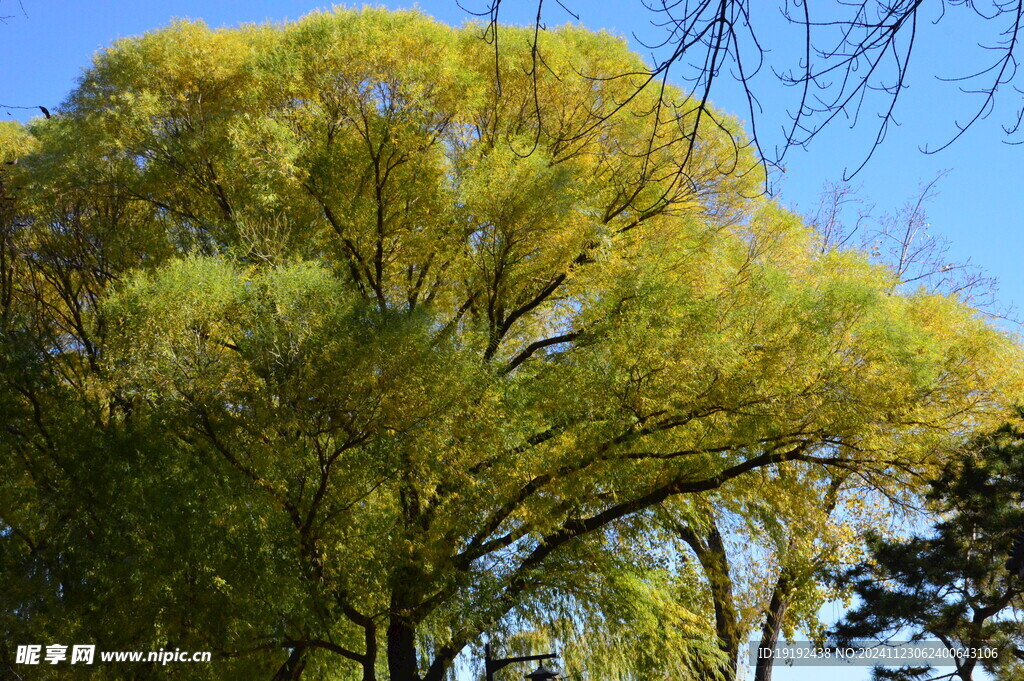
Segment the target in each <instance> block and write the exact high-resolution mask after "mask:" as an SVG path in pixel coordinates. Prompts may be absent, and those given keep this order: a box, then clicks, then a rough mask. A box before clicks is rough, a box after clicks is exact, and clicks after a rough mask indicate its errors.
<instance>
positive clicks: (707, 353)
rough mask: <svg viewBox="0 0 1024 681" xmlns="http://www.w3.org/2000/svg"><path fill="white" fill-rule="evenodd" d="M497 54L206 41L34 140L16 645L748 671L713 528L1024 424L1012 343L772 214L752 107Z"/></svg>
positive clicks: (185, 32)
mask: <svg viewBox="0 0 1024 681" xmlns="http://www.w3.org/2000/svg"><path fill="white" fill-rule="evenodd" d="M478 31H479V27H470V28H467V29H463V30H455V29H451V28H448V27H446V26H443V25H441V24H438V23H436V22H433V21H432V20H430V19H428V18H426V17H424V16H422V15H419V14H416V13H388V12H384V11H370V10H367V11H363V12H351V11H344V10H340V11H335V12H330V13H321V14H314V15H311V16H309V17H307V18H305V19H303V20H301V21H299V22H297V23H294V24H288V25H283V26H260V27H246V28H242V29H235V30H221V31H210V30H208V29H207V28H205V27H204V26H202V25H200V24H194V23H179V24H175V25H173V26H171V27H169V28H167V29H164V30H161V31H157V32H154V33H151V34H147V35H145V36H142V37H140V38H134V39H128V40H123V41H120V42H118V43H116V44H115V45H114V46H113V47H112V48H110V49H108V50H106V51H104V52H102V53H100V54H99V55H98V56H97V57H96V60H95V63H94V65H93V66H92V68H91V69H89V70H88V71H87V72H86V73H85V74H84V76H83V77H82V81H81V84H80V86H79V87H78V88H77V89H76V90H75V91H74V92H73V93H72V94H71V96H70V98H69V100H68V102H67V103H66V104H65V105H64V106H63V107H62V108H61V110H60V111H59V113H58V115H55V116H53V117H52V118H51V119H49V120H40V121H37V122H35V123H33V124H32V125H31V126H29V128H28V129H20V128H16V127H12V126H8V127H6V128H4V129H3V138H2V139H3V145H4V147H3V153H4V155H5V157H4V160H5V161H10V162H11V163H13V162H14V160H15V159H17V163H16V164H12V165H6V166H4V168H5V170H4V175H3V192H4V196H3V204H2V211H3V212H2V217H3V229H4V231H3V238H4V241H3V248H4V250H3V260H2V261H0V266H2V267H3V276H2V277H0V281H2V282H3V285H4V289H3V296H2V301H0V302H2V304H3V309H2V316H0V320H2V323H3V328H2V332H3V339H4V341H3V342H4V345H3V355H2V362H3V363H2V365H0V370H2V376H3V382H2V384H0V386H2V387H0V402H2V404H3V408H4V421H3V428H4V431H5V434H4V438H3V440H2V444H0V447H2V450H3V453H4V455H3V457H2V459H0V466H2V472H3V475H0V481H2V482H0V485H3V488H2V489H3V493H2V495H0V503H2V506H0V521H2V531H0V566H2V567H0V569H2V570H3V574H4V582H5V590H4V593H3V595H2V596H0V599H2V602H3V606H4V607H3V608H0V612H2V613H3V615H0V617H2V618H3V619H2V620H0V621H2V622H3V626H4V633H5V636H4V640H5V643H4V645H5V646H8V647H7V648H5V649H4V653H3V654H4V655H5V656H6V657H7V659H10V658H11V657H12V653H13V651H12V650H11V647H13V645H14V644H15V643H17V642H32V641H35V640H38V639H43V641H40V642H44V641H45V639H46V638H50V639H53V640H54V641H58V639H61V638H66V639H68V641H69V642H90V641H95V642H96V643H97V644H98V645H99V646H100V648H101V649H119V650H129V649H136V650H138V649H145V648H147V647H148V648H156V647H160V646H166V645H170V646H171V647H180V648H184V649H189V648H191V649H210V650H214V651H216V652H217V653H219V654H221V655H222V656H223V657H222V659H220V661H218V662H217V663H215V664H213V665H212V666H210V667H199V666H190V667H187V668H185V667H181V666H179V667H175V668H174V669H175V673H176V674H184V675H187V676H190V677H194V678H203V677H211V678H261V677H262V678H268V677H270V676H272V675H275V676H274V677H275V678H277V679H297V678H299V677H300V676H303V677H304V678H311V677H312V678H362V679H364V680H369V679H377V678H381V679H385V678H386V679H390V680H391V681H412V680H422V681H439V680H440V679H442V678H445V677H446V676H447V675H450V674H451V673H452V671H451V670H452V664H453V661H454V660H455V659H456V658H457V657H458V655H459V654H460V653H461V652H463V651H465V650H467V648H468V647H469V646H471V645H472V644H475V643H478V642H480V641H482V640H484V639H485V638H486V637H487V636H488V635H490V634H494V633H500V634H501V635H503V636H508V637H516V636H519V637H520V639H521V640H523V641H526V640H527V639H529V638H530V637H531V636H532V637H540V636H544V637H548V638H549V640H551V639H553V640H554V641H555V643H561V644H564V645H565V646H566V650H565V652H566V657H567V659H569V660H570V661H572V660H580V661H581V662H580V664H581V665H585V664H586V661H587V660H589V661H591V662H592V663H593V664H589V665H588V666H587V668H586V669H584V672H585V673H586V674H587V675H588V676H590V677H592V678H595V679H596V678H654V677H659V678H672V679H681V678H688V677H690V676H703V675H706V674H707V673H710V672H722V673H726V674H727V673H728V670H729V668H730V664H731V663H730V660H729V659H728V658H729V655H730V650H731V651H732V652H733V653H734V652H735V651H734V649H732V648H730V646H731V645H732V644H731V643H729V641H724V640H723V632H726V633H728V631H732V630H731V629H729V628H728V627H725V628H723V627H721V626H720V627H718V630H717V631H716V628H715V626H709V623H710V622H711V621H712V619H713V617H714V613H713V612H712V611H713V607H712V600H713V599H709V597H708V591H707V588H708V587H707V582H706V581H705V578H706V576H707V575H708V574H711V572H709V571H703V572H702V571H701V570H700V569H699V568H698V567H697V566H696V565H695V564H694V563H693V562H692V561H688V560H686V559H685V555H686V553H687V552H688V551H689V550H690V549H689V548H687V546H686V543H685V542H680V541H678V538H679V536H680V534H679V532H678V530H679V528H680V526H681V524H682V526H684V527H688V528H690V529H691V530H692V529H694V528H696V529H699V530H700V531H701V532H704V531H705V530H707V528H708V527H709V524H708V523H709V522H712V521H713V520H714V518H715V517H721V514H722V513H723V512H728V514H729V517H731V518H735V519H739V520H744V519H746V520H749V521H750V526H751V527H753V526H755V525H757V524H758V523H760V524H761V525H762V526H765V527H766V528H767V530H766V531H768V532H769V533H772V532H775V531H774V530H772V529H771V527H768V526H770V525H772V523H773V522H774V523H775V524H776V525H779V526H780V527H781V526H787V527H789V526H792V527H800V525H798V524H797V525H791V521H792V523H796V522H797V521H800V522H802V523H803V525H802V527H805V528H813V527H814V526H815V519H816V518H819V517H820V516H821V508H820V506H821V504H820V503H819V501H818V500H819V499H820V498H821V495H827V494H830V492H829V490H830V489H831V488H832V487H834V485H833V481H834V479H835V478H836V476H837V475H842V476H847V477H851V478H852V479H856V480H857V481H858V483H859V484H860V485H862V486H868V487H871V488H872V489H877V490H880V491H882V492H883V493H888V494H899V493H902V492H903V491H905V490H906V489H909V488H912V485H913V482H914V479H915V475H916V474H918V473H920V472H921V471H923V470H925V469H927V468H929V467H930V466H932V465H935V464H936V463H937V462H938V461H939V460H940V459H941V458H942V455H943V453H944V452H946V451H949V450H950V449H951V448H955V447H957V446H959V444H960V442H961V439H962V438H963V437H964V435H965V433H966V432H967V431H969V430H970V429H971V428H973V427H975V426H976V425H979V424H985V423H988V422H989V421H990V420H994V419H998V418H1001V417H1002V415H1003V413H1002V412H1003V408H1004V406H1005V404H1006V403H1007V402H1008V401H1009V399H1010V398H1009V396H1010V394H1011V391H1012V390H1013V389H1014V386H1015V385H1016V382H1015V379H1014V378H1013V372H1012V371H1008V370H1007V367H1008V366H1009V367H1012V362H1013V358H1014V357H1015V356H1016V348H1015V346H1014V345H1013V343H1012V342H1011V341H1010V340H1008V339H1007V338H1005V337H1003V336H1002V335H1000V334H999V333H998V332H996V331H995V330H993V329H992V328H990V327H989V326H987V325H986V323H984V322H983V321H982V320H981V319H980V318H979V317H978V315H976V314H975V313H974V312H973V311H972V310H971V309H969V308H968V307H966V306H964V305H962V304H961V303H959V302H958V301H957V300H956V299H954V298H951V297H944V296H938V295H932V294H928V293H926V292H923V291H922V292H917V293H903V292H900V291H899V290H898V289H897V284H898V279H897V277H896V276H895V275H894V274H893V273H892V272H891V271H889V270H886V269H884V268H881V267H877V266H873V265H870V264H868V262H867V261H866V259H865V258H864V257H863V256H862V255H860V254H858V253H856V252H851V251H842V250H829V249H823V248H821V247H820V243H819V238H818V237H817V236H816V235H815V233H814V232H813V231H812V230H810V229H808V228H806V227H805V226H803V225H802V224H801V223H800V221H799V220H798V219H796V218H795V217H794V216H792V215H790V214H788V213H786V212H785V211H783V210H782V209H780V208H779V207H777V206H775V205H773V204H771V203H770V202H768V201H767V200H765V199H764V198H763V197H762V198H757V197H758V194H759V187H760V186H761V184H762V182H763V179H764V178H763V177H762V176H760V175H759V174H758V171H757V170H756V169H757V168H758V167H759V166H758V163H757V161H756V159H754V158H752V156H751V154H750V152H749V149H748V145H747V144H746V141H745V139H744V137H743V134H742V132H741V130H740V127H739V125H738V124H737V123H736V122H735V121H733V120H731V119H729V118H728V117H726V116H724V115H721V114H717V113H713V112H712V114H713V115H712V114H709V113H708V112H707V111H705V112H704V113H703V114H702V122H701V123H700V124H699V125H698V127H697V128H696V133H695V134H694V133H693V132H692V128H690V127H688V126H687V125H681V124H680V121H681V120H684V119H685V116H686V114H685V112H686V101H685V98H684V97H683V96H682V95H681V94H679V93H678V92H676V91H674V90H672V89H671V88H669V89H662V88H639V89H638V83H639V84H642V76H636V77H635V78H634V77H632V76H628V75H626V76H624V75H622V74H624V73H638V74H639V73H641V72H642V70H643V69H642V63H641V62H640V59H639V58H638V57H637V56H636V55H633V54H631V53H629V52H628V51H627V49H626V48H625V46H624V43H623V42H622V41H620V40H617V39H613V38H610V37H609V36H607V35H603V34H594V33H590V32H587V31H584V30H580V29H576V28H571V27H570V28H564V29H560V30H558V31H555V32H550V33H545V34H542V35H540V36H539V38H538V40H539V41H540V42H541V44H542V46H543V53H542V54H543V58H542V60H541V59H540V58H539V53H538V51H537V50H536V49H535V45H536V43H535V42H534V41H533V38H532V34H529V33H528V32H523V33H515V32H513V31H511V30H510V31H509V32H508V33H507V34H505V35H507V36H511V37H508V38H506V46H507V47H506V48H505V49H503V50H502V52H501V53H500V54H499V55H498V63H497V70H496V69H495V62H494V58H495V56H494V53H493V52H491V51H490V50H489V48H488V47H487V46H486V45H484V44H482V43H481V42H480V41H479V39H478ZM497 76H500V81H501V96H500V97H499V96H498V92H497V89H498V88H497V83H496V78H497ZM602 76H607V77H602ZM612 110H615V111H618V112H619V114H617V115H615V116H607V115H605V113H607V112H609V111H612ZM623 112H625V113H627V114H628V115H622V113H623ZM684 122H685V121H684ZM831 494H832V495H833V496H835V490H833V491H832V492H831ZM854 496H856V495H854ZM853 501H856V499H853ZM716 513H717V514H718V515H717V516H716V515H715V514H716ZM723 531H726V530H725V529H723ZM807 532H810V534H807V533H806V532H805V534H807V538H808V542H809V544H813V543H814V542H813V541H810V539H811V534H814V532H811V531H810V530H808V531H807ZM815 532H816V530H815ZM784 534H785V532H783V531H782V530H779V531H778V532H775V535H776V536H778V537H782V536H783V535H784ZM673 537H675V539H673ZM818 546H819V548H820V543H819V544H818ZM808 550H810V549H808ZM719 586H721V584H719ZM711 587H712V591H714V589H715V588H716V587H715V585H714V584H712V585H711ZM719 595H720V594H719ZM749 620H750V618H749V617H747V618H746V619H745V620H744V621H742V622H741V621H739V620H737V622H736V623H735V626H736V627H743V626H747V627H749V626H751V622H750V621H749ZM726 624H728V623H726ZM729 626H732V625H729ZM730 640H731V641H735V640H739V639H738V638H736V637H733V638H732V639H730ZM598 662H600V664H598ZM168 668H171V667H168ZM75 669H78V668H75ZM75 669H72V668H71V667H70V666H65V667H54V668H53V669H52V670H50V671H51V673H59V674H61V675H66V674H69V673H71V672H74V671H75ZM90 671H91V670H90ZM158 671H159V670H152V669H148V668H145V669H142V668H140V669H136V670H132V669H128V668H127V667H125V666H123V665H122V666H112V667H110V668H104V669H101V670H99V673H100V674H101V675H102V674H107V675H108V677H109V678H118V679H123V678H129V677H131V678H136V676H132V675H133V674H137V677H138V678H141V677H142V676H146V675H152V674H156V673H158ZM37 672H40V673H45V670H42V669H37V670H33V674H36V673H37ZM146 678H150V676H146Z"/></svg>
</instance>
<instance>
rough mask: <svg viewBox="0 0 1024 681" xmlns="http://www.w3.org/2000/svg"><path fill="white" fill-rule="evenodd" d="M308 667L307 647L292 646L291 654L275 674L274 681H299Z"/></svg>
mask: <svg viewBox="0 0 1024 681" xmlns="http://www.w3.org/2000/svg"><path fill="white" fill-rule="evenodd" d="M305 668H306V649H305V648H301V647H300V648H292V652H291V654H290V655H289V656H288V659H287V660H285V662H284V664H283V665H281V668H280V669H278V670H277V673H276V674H274V681H298V679H299V677H301V676H302V670H303V669H305Z"/></svg>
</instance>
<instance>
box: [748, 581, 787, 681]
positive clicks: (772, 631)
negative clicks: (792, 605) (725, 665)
mask: <svg viewBox="0 0 1024 681" xmlns="http://www.w3.org/2000/svg"><path fill="white" fill-rule="evenodd" d="M789 584H790V575H789V570H787V569H786V568H782V571H781V572H780V573H779V578H778V579H777V580H776V581H775V588H774V589H773V590H772V600H771V603H770V604H769V605H768V612H767V613H765V618H764V625H763V626H762V627H761V643H760V644H759V645H758V654H757V666H756V667H755V668H754V681H771V678H772V661H773V660H772V657H771V655H772V653H774V652H775V646H776V644H777V643H778V642H779V632H781V631H782V621H783V618H784V617H785V616H786V609H787V608H788V607H789V600H790V586H789Z"/></svg>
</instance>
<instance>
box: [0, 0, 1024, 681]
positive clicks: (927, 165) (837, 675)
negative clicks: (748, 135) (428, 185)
mask: <svg viewBox="0 0 1024 681" xmlns="http://www.w3.org/2000/svg"><path fill="white" fill-rule="evenodd" d="M563 1H564V2H565V4H566V5H567V6H569V7H570V8H572V9H573V10H575V11H576V12H578V13H579V15H580V20H581V22H582V23H583V24H584V25H586V26H588V27H590V28H593V29H607V30H609V31H611V32H613V33H615V34H618V35H622V36H624V37H627V38H629V37H630V36H631V34H632V33H634V32H636V33H638V34H639V35H641V36H648V37H651V38H653V37H654V36H655V35H656V33H655V32H654V29H652V28H651V27H650V26H649V25H648V23H647V21H648V19H649V15H648V14H647V13H646V12H645V11H644V10H643V8H642V6H641V4H640V2H639V0H617V1H612V0H563ZM326 4H327V3H323V2H317V1H315V0H206V1H205V2H203V1H199V0H74V1H71V0H20V3H19V0H0V16H6V17H7V19H6V20H5V22H4V23H3V24H0V104H3V105H8V106H24V107H34V106H37V105H44V106H47V107H48V108H51V109H55V108H57V106H59V104H60V103H61V102H62V101H63V100H64V98H65V97H66V96H67V94H68V92H69V91H70V90H71V89H72V88H73V87H74V85H75V81H76V78H77V77H78V76H79V75H80V73H81V72H82V70H83V69H84V68H85V67H86V66H87V65H88V64H89V61H90V58H91V55H92V54H93V53H94V52H95V51H96V50H98V49H100V48H102V47H104V46H106V45H109V44H110V43H111V42H112V41H113V40H115V39H117V38H119V37H125V36H131V35H135V34H139V33H142V32H145V31H147V30H151V29H154V28H158V27H160V26H163V25H166V24H167V23H168V22H169V21H170V20H171V19H173V18H194V19H203V20H204V21H206V23H207V24H209V25H210V26H213V27H219V26H231V25H236V24H239V23H245V22H262V21H267V20H272V21H281V20H286V19H296V18H298V17H300V16H302V15H304V14H306V13H307V12H309V11H311V10H313V9H318V8H322V7H325V6H326ZM380 4H383V5H386V6H388V7H392V8H398V7H410V6H412V5H413V3H412V2H411V1H406V0H391V1H388V2H384V3H380ZM463 4H466V5H468V6H470V7H474V6H479V5H481V4H482V2H481V0H464V2H463ZM753 4H754V5H755V6H756V8H755V9H756V11H762V12H764V13H765V14H764V15H763V16H760V17H757V18H758V19H759V20H760V21H763V22H765V23H764V24H762V26H764V27H765V28H764V29H763V30H762V34H763V35H762V37H763V38H766V39H767V42H768V43H769V44H771V43H772V41H771V38H772V37H777V36H779V35H784V33H783V31H782V22H780V21H779V20H778V18H777V16H775V15H774V12H773V8H775V7H777V5H778V3H776V2H775V1H774V0H771V1H766V0H757V2H755V3H753ZM419 6H420V7H421V8H422V9H423V10H424V11H425V12H427V13H428V14H431V15H432V16H434V17H436V18H438V19H440V20H443V21H446V22H448V23H454V24H458V23H461V22H462V21H464V20H465V19H466V18H467V15H466V14H465V12H463V11H462V10H460V9H459V8H458V6H457V4H456V2H455V0H422V1H421V2H420V3H419ZM545 7H546V8H547V9H546V13H545V20H546V22H547V23H548V24H550V25H557V24H561V23H564V22H565V21H568V20H569V19H570V17H569V16H568V15H567V14H565V13H564V12H563V11H562V10H561V9H559V7H558V3H556V2H548V3H546V4H545ZM505 8H506V9H505V14H504V18H505V19H506V20H509V21H513V22H519V23H526V22H530V21H532V14H531V12H535V8H536V0H506V2H505ZM986 28H988V29H989V31H990V32H991V27H990V26H989V27H987V26H986V25H985V24H984V23H980V22H976V23H974V24H972V23H970V22H963V21H959V20H958V18H957V17H953V20H950V21H944V22H942V23H940V24H938V25H937V26H932V25H930V24H928V25H922V26H921V29H920V33H921V35H919V41H920V42H919V47H920V49H919V51H918V52H917V54H916V57H915V59H916V61H915V62H914V63H913V64H912V72H911V76H912V77H911V79H910V80H909V85H910V87H909V89H908V90H906V91H905V92H904V93H903V94H902V106H901V107H900V108H899V109H898V110H897V118H898V120H899V121H900V123H901V124H902V125H901V127H899V128H895V129H893V130H892V131H891V132H890V134H889V136H888V138H887V139H886V141H885V143H884V144H883V146H882V147H881V148H880V149H879V150H878V151H877V152H876V154H875V155H874V158H873V159H872V160H871V162H870V163H869V164H868V165H867V166H866V167H865V169H864V170H863V171H862V172H861V173H860V175H859V176H858V177H857V178H856V180H855V183H856V184H859V185H861V193H862V195H863V196H864V197H865V198H867V199H868V200H870V201H871V202H873V203H874V204H876V206H878V208H879V210H894V209H896V208H898V207H899V206H901V205H902V204H903V203H904V202H905V201H907V200H908V199H910V198H911V197H913V196H914V195H915V193H916V191H917V187H918V185H919V184H920V183H922V182H928V181H930V180H931V179H933V178H934V177H935V176H936V175H937V174H938V173H939V172H940V171H941V170H944V169H949V170H950V173H949V175H948V176H947V177H946V178H945V179H944V180H943V181H942V183H941V184H940V186H939V191H940V194H939V196H938V198H937V199H936V200H935V201H934V202H933V203H932V204H931V207H930V209H929V215H930V222H931V224H932V231H933V232H935V233H939V234H942V235H944V236H946V237H947V238H948V239H949V240H950V241H951V242H952V245H953V251H952V255H953V257H954V258H955V259H957V260H966V259H968V258H969V259H970V260H972V261H973V262H974V263H976V264H978V265H980V266H982V267H984V268H985V270H986V271H987V272H988V273H989V274H991V275H993V276H996V277H998V278H999V280H1000V283H1001V285H1000V296H999V297H1000V300H1001V301H1002V302H1003V303H1004V304H1009V303H1016V304H1017V306H1018V307H1024V269H1022V268H1021V267H1020V265H1019V262H1020V258H1021V253H1022V252H1024V218H1022V212H1021V210H1020V209H1019V206H1018V203H1017V202H1018V200H1019V199H1020V195H1021V193H1022V190H1021V187H1020V180H1019V176H1020V172H1019V170H1018V168H1019V167H1020V162H1021V160H1022V159H1024V147H1014V146H1009V145H1006V144H1004V143H1003V139H1004V138H1003V135H1002V132H1001V129H1000V123H1005V122H1008V119H1009V118H1010V117H1011V116H1012V114H1013V111H1012V108H1010V107H1004V108H1003V109H1000V110H997V111H996V113H995V114H994V115H993V116H992V117H990V118H989V119H988V120H984V121H981V122H980V124H979V125H977V126H976V127H975V128H974V129H972V130H971V131H969V132H968V133H967V134H966V135H965V136H964V137H963V138H961V139H960V140H959V142H957V143H956V144H955V145H953V146H952V147H951V148H949V149H947V150H945V151H943V152H941V153H939V154H935V155H925V154H922V153H920V152H919V151H918V147H919V146H923V145H926V144H931V145H933V146H935V145H937V144H941V143H942V142H944V141H945V140H946V139H948V137H949V135H950V134H951V133H952V132H955V127H954V120H955V119H956V118H957V117H958V116H959V117H960V118H961V119H963V118H964V116H965V115H967V114H968V113H969V110H970V107H971V105H972V104H973V102H972V100H970V99H969V98H968V97H967V96H965V95H961V94H958V93H957V86H956V84H950V83H941V82H939V81H937V80H935V79H934V78H933V77H932V75H933V74H934V73H940V74H943V75H947V76H955V75H962V74H963V73H964V72H965V70H966V69H968V68H969V67H970V66H971V64H970V63H969V57H966V56H965V50H968V49H969V48H970V47H971V46H973V45H974V44H976V43H978V42H986V41H987V42H992V40H993V39H994V38H995V37H997V36H992V35H987V36H986V35H984V34H983V33H982V31H984V30H985V29H986ZM778 42H779V41H778V40H776V41H775V44H772V47H773V49H774V50H775V51H774V53H773V54H774V56H776V57H782V56H785V55H786V49H787V46H786V45H785V44H781V45H780V44H778ZM634 46H635V47H636V48H637V49H640V46H639V45H638V44H636V43H635V42H634ZM790 47H791V46H790ZM975 54H977V51H975ZM769 76H770V74H769ZM722 82H723V83H724V80H723V81H722ZM759 92H760V96H761V104H762V106H763V108H764V110H765V118H764V120H763V121H762V124H763V126H764V127H763V129H764V130H765V131H766V132H767V133H768V135H769V137H770V136H771V135H776V137H775V139H778V136H777V130H778V129H779V127H780V126H781V124H782V123H783V122H784V121H785V114H784V111H785V108H786V106H787V102H788V101H789V100H788V99H787V97H789V96H791V95H792V92H791V91H784V89H783V88H782V87H781V86H777V85H774V84H773V83H771V82H770V78H769V79H766V80H764V81H763V82H762V83H761V89H760V91H759ZM739 94H740V93H739V91H738V90H737V89H736V88H731V89H730V88H725V89H723V90H721V91H718V92H717V93H716V94H715V95H714V97H713V99H714V101H715V103H716V104H717V105H718V106H720V107H722V108H724V109H726V110H727V111H730V112H733V113H736V114H737V115H739V116H740V117H741V118H746V114H745V113H744V110H743V101H742V99H741V98H740V97H739ZM1004 94H1005V95H1006V96H1007V97H1011V98H1012V97H1015V96H1016V94H1015V93H1014V92H1012V91H1008V92H1006V93H1004ZM1010 101H1012V100H1010ZM34 115H38V111H37V110H32V109H15V108H11V109H3V108H0V116H3V117H4V118H6V119H17V120H22V121H24V120H27V119H28V118H29V117H31V116H34ZM869 117H870V113H869ZM865 120H866V122H871V120H870V118H868V119H865ZM873 134H874V130H873V128H870V127H869V126H864V127H863V128H861V129H857V130H853V131H851V130H850V129H849V128H848V127H847V126H846V125H844V122H843V121H841V120H840V121H838V122H837V124H836V125H834V126H833V127H832V128H830V129H829V130H828V131H827V132H826V134H824V135H822V136H821V137H819V138H818V139H816V140H815V141H814V142H813V143H812V145H811V147H810V149H809V150H808V151H803V150H800V149H796V150H793V151H792V152H791V154H790V155H789V157H788V158H787V161H786V164H785V165H786V172H785V175H784V177H782V178H781V179H780V180H779V181H778V182H777V188H778V189H779V196H780V198H781V200H782V201H783V202H784V203H786V204H787V205H789V206H790V207H793V208H796V209H798V210H801V211H806V210H809V209H810V208H811V207H812V206H813V204H814V203H815V202H816V199H817V197H818V195H819V193H820V191H821V189H822V186H823V184H824V183H825V182H827V181H836V180H839V179H840V178H841V177H842V175H843V171H844V169H846V168H853V167H856V166H858V165H859V164H860V162H861V161H862V160H863V157H864V154H865V153H866V151H867V150H868V148H869V143H870V140H871V138H872V137H873ZM822 676H828V677H830V678H831V680H832V681H845V680H847V679H849V680H852V679H863V678H867V670H866V669H864V668H860V669H856V670H837V669H824V668H804V669H799V670H780V671H779V672H778V673H777V674H776V678H777V679H778V681H797V680H798V679H818V678H821V677H822Z"/></svg>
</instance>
